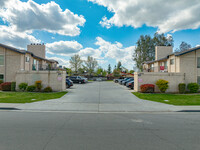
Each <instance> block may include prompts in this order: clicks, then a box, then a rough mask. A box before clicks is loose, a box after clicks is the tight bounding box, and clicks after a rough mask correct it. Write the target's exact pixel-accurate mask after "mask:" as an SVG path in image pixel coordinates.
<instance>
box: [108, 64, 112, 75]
mask: <svg viewBox="0 0 200 150" xmlns="http://www.w3.org/2000/svg"><path fill="white" fill-rule="evenodd" d="M111 70H112V69H111V66H110V64H109V65H108V74H111Z"/></svg>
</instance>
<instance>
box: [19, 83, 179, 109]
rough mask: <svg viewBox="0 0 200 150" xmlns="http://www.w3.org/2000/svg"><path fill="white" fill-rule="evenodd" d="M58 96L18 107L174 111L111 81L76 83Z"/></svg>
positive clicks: (170, 107)
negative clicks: (57, 97) (62, 94)
mask: <svg viewBox="0 0 200 150" xmlns="http://www.w3.org/2000/svg"><path fill="white" fill-rule="evenodd" d="M68 91H69V93H68V94H66V95H65V96H64V97H62V98H60V99H57V100H48V101H41V102H36V103H32V104H25V105H22V106H20V108H21V109H29V110H30V109H32V110H53V111H85V112H134V111H140V112H143V111H144V112H148V111H155V112H156V111H173V110H175V108H176V107H175V106H173V105H166V104H162V103H156V102H151V101H146V100H141V99H139V98H137V97H136V96H134V95H133V94H132V93H131V92H130V90H128V89H127V88H126V87H123V86H121V85H119V84H116V83H113V82H90V83H87V84H75V85H74V87H73V88H71V89H68Z"/></svg>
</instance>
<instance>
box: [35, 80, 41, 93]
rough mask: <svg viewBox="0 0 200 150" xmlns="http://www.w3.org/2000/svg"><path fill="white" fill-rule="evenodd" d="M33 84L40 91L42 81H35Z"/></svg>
mask: <svg viewBox="0 0 200 150" xmlns="http://www.w3.org/2000/svg"><path fill="white" fill-rule="evenodd" d="M35 86H36V88H37V90H38V91H41V89H42V81H35Z"/></svg>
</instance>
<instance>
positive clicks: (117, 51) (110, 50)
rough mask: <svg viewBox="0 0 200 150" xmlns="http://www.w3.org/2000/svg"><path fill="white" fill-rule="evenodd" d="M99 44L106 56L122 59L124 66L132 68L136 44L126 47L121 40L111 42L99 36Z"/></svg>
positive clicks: (97, 43) (117, 59)
mask: <svg viewBox="0 0 200 150" xmlns="http://www.w3.org/2000/svg"><path fill="white" fill-rule="evenodd" d="M95 44H96V45H98V46H99V50H100V51H102V52H103V53H104V55H105V58H112V59H115V60H116V63H117V62H118V61H121V62H122V64H123V66H125V67H127V68H129V69H132V68H133V66H134V62H133V60H132V55H133V53H134V51H135V46H130V47H126V48H124V47H123V45H122V44H121V43H119V42H115V43H110V42H107V41H105V40H104V39H102V38H101V37H97V42H96V43H95Z"/></svg>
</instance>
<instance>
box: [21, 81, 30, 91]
mask: <svg viewBox="0 0 200 150" xmlns="http://www.w3.org/2000/svg"><path fill="white" fill-rule="evenodd" d="M27 86H28V84H27V83H20V84H19V89H20V90H22V91H25V90H26V88H27Z"/></svg>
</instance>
